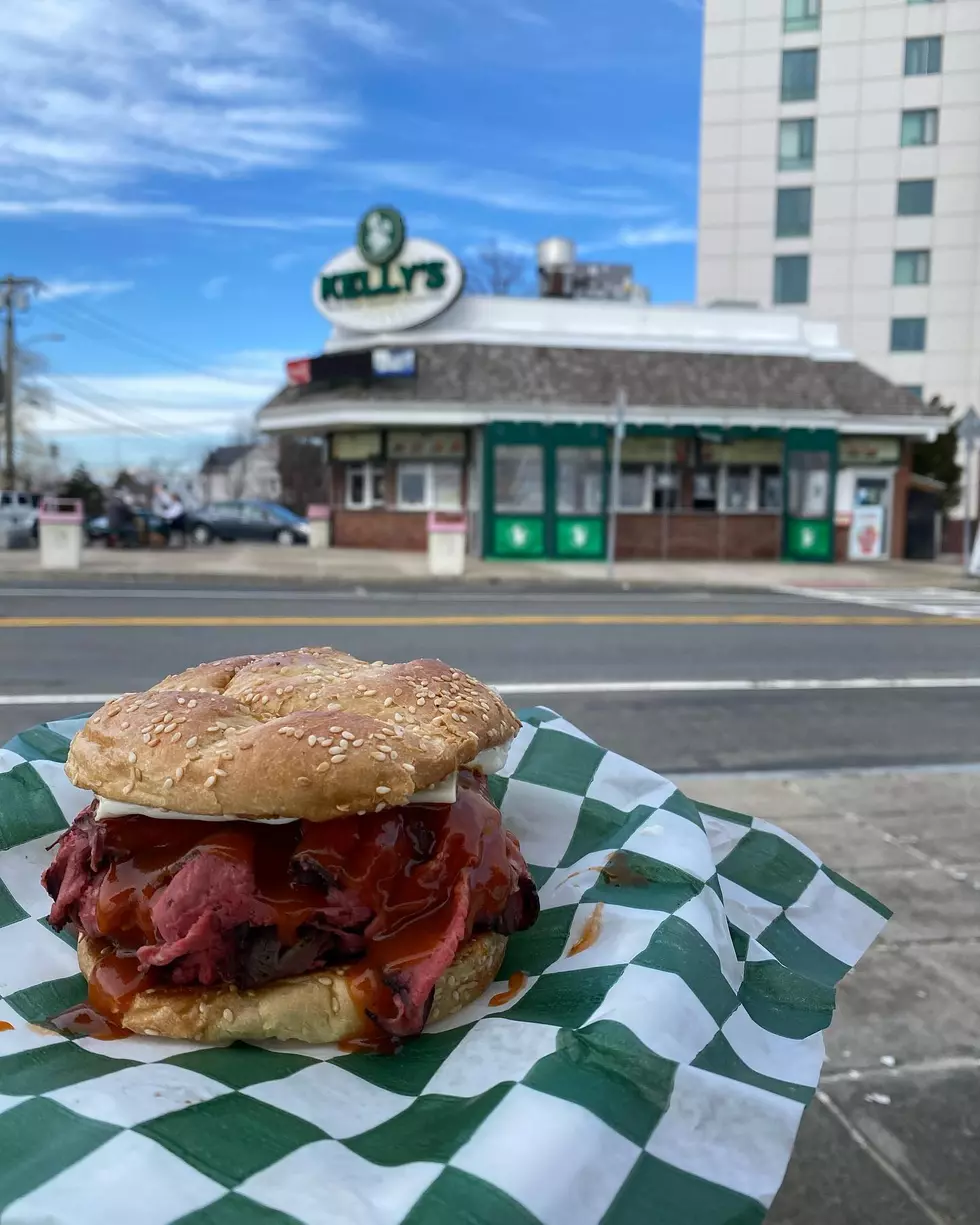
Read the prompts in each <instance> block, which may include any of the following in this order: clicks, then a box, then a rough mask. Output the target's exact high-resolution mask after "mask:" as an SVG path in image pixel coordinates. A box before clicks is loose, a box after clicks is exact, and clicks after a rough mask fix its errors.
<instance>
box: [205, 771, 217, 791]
mask: <svg viewBox="0 0 980 1225" xmlns="http://www.w3.org/2000/svg"><path fill="white" fill-rule="evenodd" d="M217 781H218V780H217V779H216V778H215V777H214V775H213V774H209V775H208V776H207V778H206V779H205V780H204V785H205V787H208V788H211V787H213V786H214V784H215V783H216V782H217Z"/></svg>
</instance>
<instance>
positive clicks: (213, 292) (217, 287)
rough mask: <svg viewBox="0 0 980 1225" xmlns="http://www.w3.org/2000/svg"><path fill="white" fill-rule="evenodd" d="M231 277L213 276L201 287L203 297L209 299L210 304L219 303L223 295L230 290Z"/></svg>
mask: <svg viewBox="0 0 980 1225" xmlns="http://www.w3.org/2000/svg"><path fill="white" fill-rule="evenodd" d="M230 280H231V277H227V276H213V277H211V279H210V280H207V281H205V282H204V284H203V285H202V286H201V297H203V298H207V299H208V301H209V302H217V300H218V299H219V298H220V297H221V295H222V294H223V293H224V292H225V290H226V289H227V288H228V282H229V281H230Z"/></svg>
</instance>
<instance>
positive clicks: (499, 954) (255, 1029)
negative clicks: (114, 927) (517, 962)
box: [78, 932, 507, 1042]
mask: <svg viewBox="0 0 980 1225" xmlns="http://www.w3.org/2000/svg"><path fill="white" fill-rule="evenodd" d="M106 947H107V945H106V942H105V941H102V940H93V939H91V938H90V937H89V936H80V937H79V940H78V964H79V966H80V968H81V971H82V973H83V974H84V975H85V977H86V979H88V978H90V977H91V975H92V971H93V970H94V968H95V964H96V962H97V961H98V959H99V955H100V954H101V953H102V952H103V951H104V950H105V948H106ZM506 947H507V939H506V937H504V936H500V935H497V934H496V933H494V932H483V933H482V934H481V935H479V936H474V937H473V938H472V939H470V940H468V941H467V942H466V943H465V944H464V945H462V946H461V947H460V949H459V952H458V953H457V954H456V959H455V961H454V962H453V964H452V965H451V966H450V967H449V969H448V970H447V971H446V973H445V974H444V975H443V976H442V978H440V979H439V981H438V982H437V983H436V989H435V998H434V1000H433V1004H432V1011H431V1012H430V1013H429V1022H432V1023H434V1022H436V1021H442V1020H444V1019H445V1018H446V1017H451V1016H452V1015H453V1014H454V1013H456V1012H458V1011H459V1010H460V1009H461V1008H462V1007H464V1006H465V1005H466V1004H469V1003H470V1002H471V1001H473V1000H475V999H477V998H478V997H479V996H481V995H482V994H483V992H484V991H485V990H486V989H487V987H489V986H490V984H491V983H492V982H493V980H494V978H495V977H496V974H497V971H498V970H499V969H500V964H501V962H502V961H503V959H504V951H505V949H506ZM119 1023H120V1024H122V1025H123V1026H124V1027H125V1028H126V1029H129V1030H132V1031H133V1033H136V1034H147V1035H149V1036H151V1037H154V1038H158V1037H164V1038H181V1039H185V1040H189V1041H193V1042H230V1041H233V1040H235V1039H242V1040H244V1041H253V1042H254V1041H259V1040H260V1039H262V1038H275V1039H279V1040H280V1041H291V1040H296V1041H300V1042H342V1041H343V1040H344V1039H345V1038H356V1037H358V1036H359V1035H360V1034H361V1033H363V1031H364V1016H363V1014H362V1012H361V1010H360V1008H359V1007H358V1005H357V1004H356V1003H355V1001H354V999H353V998H352V996H351V993H350V989H349V986H348V982H347V979H346V978H345V976H344V973H343V971H342V970H338V971H328V970H318V971H317V972H316V973H314V974H304V975H303V976H302V977H300V978H284V979H279V980H278V981H276V982H272V983H269V984H268V985H267V986H265V987H255V988H252V989H250V990H244V991H239V990H238V988H237V987H233V986H221V987H154V988H148V989H147V990H145V991H141V992H139V994H138V995H136V997H135V998H134V999H133V1001H132V1003H131V1004H130V1005H129V1007H128V1008H127V1010H126V1012H125V1015H124V1016H123V1017H122V1018H120V1021H119Z"/></svg>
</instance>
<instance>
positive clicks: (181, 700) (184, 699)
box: [177, 698, 187, 706]
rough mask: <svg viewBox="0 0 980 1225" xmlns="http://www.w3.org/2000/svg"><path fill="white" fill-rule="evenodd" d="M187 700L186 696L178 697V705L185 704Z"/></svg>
mask: <svg viewBox="0 0 980 1225" xmlns="http://www.w3.org/2000/svg"><path fill="white" fill-rule="evenodd" d="M186 702H187V699H186V698H178V699H177V705H178V706H184V705H185V704H186Z"/></svg>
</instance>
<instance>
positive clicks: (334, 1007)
mask: <svg viewBox="0 0 980 1225" xmlns="http://www.w3.org/2000/svg"><path fill="white" fill-rule="evenodd" d="M330 1011H331V1012H340V1000H338V999H337V997H336V996H334V997H333V999H332V1000H331V1001H330Z"/></svg>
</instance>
